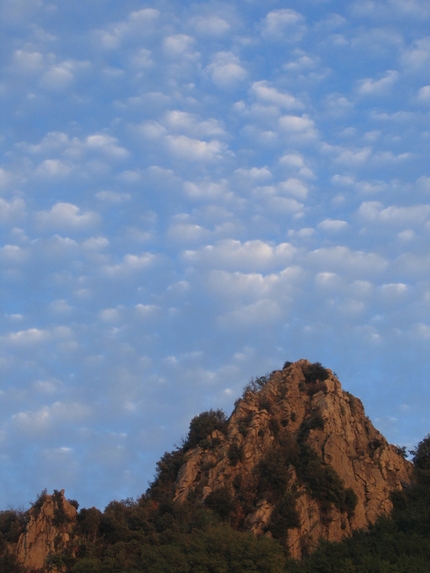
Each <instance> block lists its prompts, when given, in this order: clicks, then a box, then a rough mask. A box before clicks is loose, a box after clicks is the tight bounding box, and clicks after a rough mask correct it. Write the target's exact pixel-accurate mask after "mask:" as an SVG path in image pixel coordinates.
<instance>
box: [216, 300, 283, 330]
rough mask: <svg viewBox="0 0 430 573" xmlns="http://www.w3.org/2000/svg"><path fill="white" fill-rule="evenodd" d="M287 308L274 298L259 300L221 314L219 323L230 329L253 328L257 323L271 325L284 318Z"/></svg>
mask: <svg viewBox="0 0 430 573" xmlns="http://www.w3.org/2000/svg"><path fill="white" fill-rule="evenodd" d="M284 313H285V309H283V310H282V309H281V307H280V306H279V304H278V303H277V302H275V301H273V300H264V299H263V300H259V301H258V302H256V303H254V304H249V305H246V306H243V307H242V308H239V309H237V310H235V311H233V312H230V313H228V314H225V315H223V316H220V317H219V318H218V324H219V325H220V326H221V327H223V328H225V329H228V330H239V329H243V328H252V327H254V326H255V325H259V326H262V325H264V326H266V327H267V326H270V325H271V324H273V323H274V322H278V321H280V320H282V317H283V314H284Z"/></svg>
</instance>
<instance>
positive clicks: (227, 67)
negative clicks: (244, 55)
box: [206, 52, 248, 89]
mask: <svg viewBox="0 0 430 573" xmlns="http://www.w3.org/2000/svg"><path fill="white" fill-rule="evenodd" d="M206 70H207V71H208V73H209V75H210V77H211V79H212V81H213V83H214V84H215V85H216V86H217V87H218V88H221V89H232V88H235V87H237V86H238V85H239V84H240V83H241V82H243V81H244V80H245V79H246V77H247V75H248V72H247V71H246V70H245V68H244V67H243V66H242V65H241V62H240V60H239V58H238V57H237V56H235V55H234V54H233V53H232V52H218V53H217V54H216V55H215V57H214V58H213V62H212V64H210V65H209V66H208V67H207V68H206Z"/></svg>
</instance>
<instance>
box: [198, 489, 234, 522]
mask: <svg viewBox="0 0 430 573" xmlns="http://www.w3.org/2000/svg"><path fill="white" fill-rule="evenodd" d="M205 505H206V507H208V508H209V509H212V511H214V512H215V513H216V514H218V515H219V516H220V517H221V519H223V520H225V519H227V518H228V517H229V515H230V513H231V512H232V511H233V509H234V501H233V497H232V495H231V493H230V491H229V490H228V489H227V488H226V487H221V488H219V489H216V490H215V491H213V492H211V493H210V494H209V495H208V496H207V497H206V499H205Z"/></svg>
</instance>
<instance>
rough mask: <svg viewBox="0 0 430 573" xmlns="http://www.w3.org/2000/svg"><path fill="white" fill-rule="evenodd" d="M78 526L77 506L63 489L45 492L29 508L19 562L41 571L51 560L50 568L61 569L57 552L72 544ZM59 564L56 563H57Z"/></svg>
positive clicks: (18, 546)
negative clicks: (66, 496) (72, 536)
mask: <svg viewBox="0 0 430 573" xmlns="http://www.w3.org/2000/svg"><path fill="white" fill-rule="evenodd" d="M75 526H76V508H75V507H74V506H73V505H72V504H71V503H69V502H68V501H67V499H66V498H65V497H64V490H61V492H59V491H54V493H53V494H52V495H49V494H47V493H46V492H44V493H42V494H41V495H40V496H39V498H38V500H37V501H36V503H34V504H33V507H32V508H31V509H29V511H28V512H27V523H26V526H25V530H24V532H23V533H22V534H21V535H20V537H19V540H18V545H17V547H16V555H17V558H18V562H19V563H21V564H22V565H24V566H25V567H27V568H28V569H29V570H30V571H33V570H35V571H38V570H41V569H42V568H44V567H45V565H47V564H48V562H49V560H50V558H51V560H52V563H51V567H50V570H51V571H61V570H62V567H61V564H60V563H59V562H58V559H57V560H56V559H55V556H58V555H61V554H62V553H64V551H66V550H68V549H69V548H70V547H69V546H70V541H71V535H72V532H73V529H74V528H75ZM56 564H57V565H56Z"/></svg>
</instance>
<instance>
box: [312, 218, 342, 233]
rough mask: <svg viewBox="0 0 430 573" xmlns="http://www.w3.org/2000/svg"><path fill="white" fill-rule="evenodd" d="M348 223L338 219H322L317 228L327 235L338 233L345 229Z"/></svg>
mask: <svg viewBox="0 0 430 573" xmlns="http://www.w3.org/2000/svg"><path fill="white" fill-rule="evenodd" d="M347 227H348V223H347V222H346V221H342V220H340V219H324V221H321V223H318V228H319V229H321V230H322V231H326V232H329V233H338V232H339V231H344V230H345V229H347Z"/></svg>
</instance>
